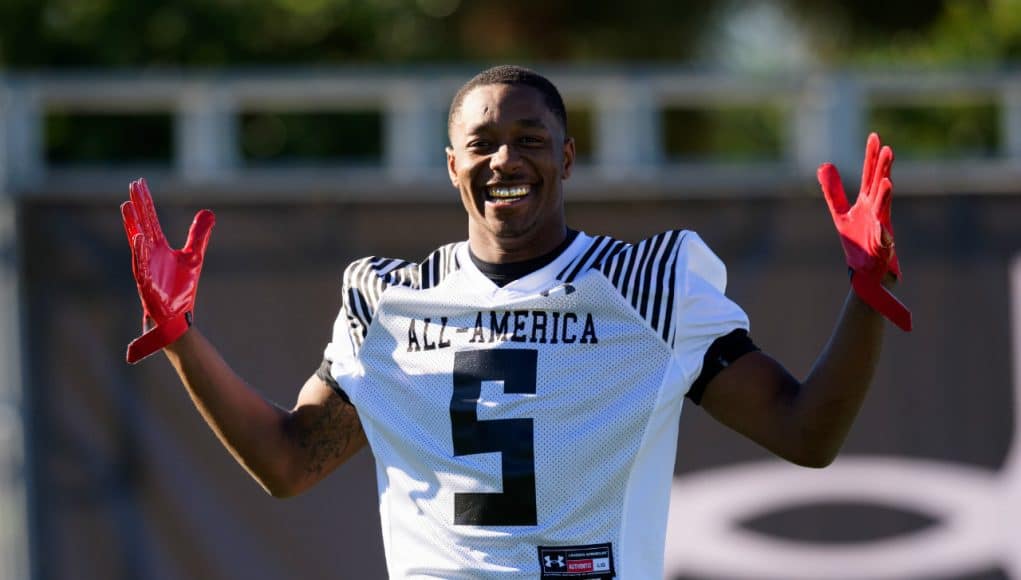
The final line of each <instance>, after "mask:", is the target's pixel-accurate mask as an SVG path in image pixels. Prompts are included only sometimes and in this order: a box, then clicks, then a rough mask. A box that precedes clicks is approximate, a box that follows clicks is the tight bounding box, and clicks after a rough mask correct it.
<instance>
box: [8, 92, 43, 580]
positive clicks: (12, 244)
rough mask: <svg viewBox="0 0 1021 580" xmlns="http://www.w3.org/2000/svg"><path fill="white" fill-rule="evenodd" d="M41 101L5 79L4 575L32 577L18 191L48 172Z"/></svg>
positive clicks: (14, 578)
mask: <svg viewBox="0 0 1021 580" xmlns="http://www.w3.org/2000/svg"><path fill="white" fill-rule="evenodd" d="M38 112H39V107H38V104H37V103H35V102H34V100H33V99H32V98H31V97H30V95H29V93H28V91H26V90H24V89H22V88H15V87H12V85H11V84H10V83H9V82H6V81H4V80H3V79H0V580H20V579H23V578H29V577H30V576H29V569H30V565H29V560H30V558H29V527H28V497H27V495H26V494H27V488H26V485H25V479H26V476H27V466H26V463H25V460H26V457H27V455H26V452H25V445H26V442H27V438H26V436H25V410H24V409H25V407H24V396H23V388H24V385H23V378H22V372H21V362H22V351H21V348H22V325H21V317H20V312H21V311H22V308H21V307H20V306H21V305H20V304H19V301H20V292H21V291H20V283H19V275H20V259H19V253H20V251H19V247H18V230H17V223H18V222H17V219H16V214H15V212H16V208H17V205H16V203H15V201H14V199H13V194H12V192H13V191H14V190H15V187H16V186H17V185H19V184H23V183H25V182H26V181H28V180H30V179H33V178H35V177H38V176H39V175H40V173H41V171H42V153H41V151H42V149H41V145H42V139H41V132H40V131H39V127H40V125H41V121H40V115H39V114H38Z"/></svg>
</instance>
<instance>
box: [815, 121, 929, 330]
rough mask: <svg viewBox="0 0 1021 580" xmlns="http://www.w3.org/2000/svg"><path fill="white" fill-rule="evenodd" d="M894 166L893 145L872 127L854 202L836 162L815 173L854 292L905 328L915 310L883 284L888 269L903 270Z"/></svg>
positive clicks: (888, 271) (896, 275)
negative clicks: (894, 211) (896, 238)
mask: <svg viewBox="0 0 1021 580" xmlns="http://www.w3.org/2000/svg"><path fill="white" fill-rule="evenodd" d="M892 166H893V150H892V149H890V148H889V147H888V146H881V144H880V141H879V135H877V134H875V133H872V134H871V135H869V138H868V141H867V143H866V146H865V164H864V167H863V168H862V177H861V190H860V191H859V192H858V197H857V199H855V202H854V205H850V204H849V203H848V201H847V195H846V194H845V193H844V186H843V184H842V183H841V181H840V174H839V173H838V172H837V168H836V167H834V166H833V164H832V163H824V164H822V165H821V166H819V170H818V172H817V176H818V178H819V185H820V186H822V191H823V195H824V196H825V198H826V204H827V205H828V206H829V209H830V215H831V216H832V217H833V224H834V225H835V226H836V228H837V232H838V233H839V234H840V243H841V246H843V249H844V256H845V257H846V258H847V265H848V267H849V268H850V269H851V272H852V273H851V285H852V286H853V287H854V290H855V293H856V294H857V295H858V296H859V297H860V298H861V299H862V300H863V301H864V302H865V303H866V304H868V305H869V306H871V307H872V308H874V309H875V310H876V311H878V312H879V313H881V314H882V315H883V316H886V318H888V319H889V320H890V321H891V322H893V323H894V324H896V325H897V326H898V327H900V328H901V329H902V330H906V331H909V330H911V312H910V311H908V309H907V307H905V306H904V304H902V303H901V302H900V301H899V300H897V298H896V297H894V295H893V294H891V293H890V292H889V290H887V289H886V288H885V287H883V285H882V282H883V278H884V277H885V276H886V275H887V273H890V274H892V275H893V276H894V277H896V278H900V276H901V271H900V263H899V261H898V260H897V252H896V250H895V248H894V243H893V225H892V223H891V221H890V206H891V202H892V200H893V183H892V182H891V181H890V168H891V167H892Z"/></svg>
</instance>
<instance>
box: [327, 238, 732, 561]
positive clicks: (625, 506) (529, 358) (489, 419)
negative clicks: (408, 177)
mask: <svg viewBox="0 0 1021 580" xmlns="http://www.w3.org/2000/svg"><path fill="white" fill-rule="evenodd" d="M725 285H726V270H725V268H724V266H723V263H722V262H721V261H720V260H719V258H717V257H716V255H715V254H713V253H712V251H710V250H709V248H708V247H707V246H706V245H705V243H704V242H703V241H702V240H701V239H700V238H699V237H698V236H697V235H696V234H695V233H693V232H689V231H669V232H665V233H663V234H660V235H657V236H654V237H652V238H649V239H647V240H644V241H642V242H640V243H638V244H634V245H632V244H627V243H624V242H620V241H617V240H614V239H612V238H609V237H606V236H596V237H592V236H588V235H586V234H584V233H580V234H579V235H578V236H577V237H576V238H575V240H574V241H573V242H572V243H571V244H570V245H569V246H568V247H567V249H566V250H564V251H563V252H562V253H561V255H560V256H558V257H557V258H556V259H555V260H554V261H553V262H551V263H550V264H548V265H547V266H545V267H543V268H541V269H540V270H538V271H535V272H533V273H531V274H529V275H526V276H524V277H522V278H520V279H518V280H516V281H513V282H511V283H509V284H507V285H506V286H504V287H502V288H501V287H498V286H496V285H495V284H493V283H492V282H491V281H490V280H489V279H488V278H486V277H485V275H483V274H482V273H481V272H480V271H479V270H478V268H476V267H475V265H474V264H473V263H472V261H471V258H470V256H469V254H468V250H467V243H466V242H459V243H454V244H449V245H446V246H443V247H441V248H439V249H438V250H436V251H435V252H433V253H432V254H431V255H430V256H429V257H428V258H427V259H426V260H425V261H424V262H422V263H417V264H416V263H410V262H406V261H402V260H393V259H387V258H374V257H373V258H364V259H362V260H358V261H356V262H354V263H352V264H351V265H350V266H349V267H348V268H347V270H346V271H345V273H344V283H343V292H344V296H343V307H342V309H341V312H340V315H339V316H338V317H337V320H336V323H335V325H334V329H333V339H332V341H331V342H330V344H329V345H328V346H327V348H326V352H325V356H326V359H327V360H328V361H332V364H331V366H330V371H331V374H332V375H333V377H334V378H335V379H336V381H337V383H338V384H339V386H340V388H341V389H342V390H343V392H344V393H346V395H347V396H348V397H349V398H350V400H351V402H352V403H353V404H354V406H355V407H356V408H357V409H358V415H359V417H360V418H361V422H362V426H363V427H364V429H365V434H366V435H367V436H368V440H369V444H370V446H371V448H372V453H373V455H374V456H375V460H376V470H377V478H378V486H379V511H380V518H381V520H382V529H383V543H384V547H385V550H386V558H387V567H388V570H389V573H390V575H391V577H392V578H443V579H454V578H465V579H468V578H470V579H477V578H532V579H535V578H541V579H547V578H556V579H572V580H579V579H585V578H600V579H602V578H624V579H626V580H631V579H638V580H645V579H650V578H661V577H662V573H663V572H662V570H663V545H664V536H665V530H666V518H667V508H668V502H669V495H670V485H671V478H672V476H673V468H674V457H675V451H676V444H677V429H678V418H679V416H680V413H681V403H682V400H683V398H684V395H685V393H686V392H687V391H688V389H689V387H690V386H691V384H692V382H693V381H694V380H695V379H696V378H697V377H698V375H699V372H700V370H701V367H702V360H703V356H704V355H705V352H706V349H707V348H708V347H709V345H710V344H711V343H712V342H713V341H714V340H715V339H716V338H718V337H720V336H723V335H725V334H728V333H730V332H731V331H733V330H735V329H738V328H744V329H747V328H748V319H747V316H746V315H745V313H744V311H742V309H741V308H740V307H739V306H737V305H736V304H735V303H734V302H732V301H731V300H729V299H728V298H727V297H726V296H724V293H723V292H724V287H725Z"/></svg>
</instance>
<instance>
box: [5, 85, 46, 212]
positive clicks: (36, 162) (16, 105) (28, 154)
mask: <svg viewBox="0 0 1021 580" xmlns="http://www.w3.org/2000/svg"><path fill="white" fill-rule="evenodd" d="M41 109H42V107H41V106H40V103H39V100H38V98H37V97H36V95H34V94H33V92H32V90H31V89H29V88H27V87H24V86H21V85H20V84H18V83H17V82H11V81H7V82H4V83H3V84H0V195H8V194H9V193H10V192H12V191H14V190H15V189H17V188H19V187H21V186H24V185H26V184H31V183H34V182H37V181H38V180H39V179H40V178H41V177H42V174H43V165H44V163H43V157H44V155H43V135H42V118H43V115H42V110H41Z"/></svg>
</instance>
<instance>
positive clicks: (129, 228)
mask: <svg viewBox="0 0 1021 580" xmlns="http://www.w3.org/2000/svg"><path fill="white" fill-rule="evenodd" d="M129 194H130V196H129V197H130V201H126V202H124V203H123V204H121V217H122V218H123V220H124V231H125V233H127V235H128V243H129V244H130V245H131V270H132V272H133V273H134V276H135V284H136V285H137V286H138V296H139V298H141V300H142V331H143V334H142V336H140V337H138V338H136V339H135V340H133V341H132V342H131V344H129V345H128V352H127V361H128V362H129V363H131V364H134V363H136V362H138V361H140V360H142V359H143V358H145V357H147V356H149V355H151V354H153V353H154V352H156V351H158V350H161V349H162V348H163V347H165V346H167V345H169V344H171V343H172V342H174V341H175V340H177V339H178V338H180V337H181V335H183V334H184V333H185V332H186V331H187V330H188V327H189V326H191V318H192V312H193V311H194V309H195V292H196V291H197V290H198V283H199V274H200V273H201V271H202V261H203V259H204V258H205V253H206V245H207V244H208V243H209V234H210V232H211V231H212V229H213V224H214V223H215V222H216V218H215V216H214V215H213V212H211V211H209V210H208V209H204V210H201V211H199V212H198V213H197V214H195V219H194V220H193V221H192V224H191V228H190V229H189V230H188V239H187V241H186V242H185V244H184V247H183V248H181V249H180V250H175V249H173V248H171V247H170V245H169V244H168V243H167V239H166V238H165V237H164V236H163V229H162V228H161V227H160V223H159V219H158V218H157V216H156V207H155V205H154V204H153V201H152V196H151V195H150V194H149V186H148V185H146V183H145V180H144V179H138V180H136V181H133V182H132V183H131V185H130V186H129Z"/></svg>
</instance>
